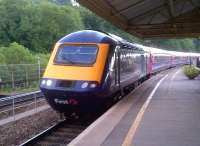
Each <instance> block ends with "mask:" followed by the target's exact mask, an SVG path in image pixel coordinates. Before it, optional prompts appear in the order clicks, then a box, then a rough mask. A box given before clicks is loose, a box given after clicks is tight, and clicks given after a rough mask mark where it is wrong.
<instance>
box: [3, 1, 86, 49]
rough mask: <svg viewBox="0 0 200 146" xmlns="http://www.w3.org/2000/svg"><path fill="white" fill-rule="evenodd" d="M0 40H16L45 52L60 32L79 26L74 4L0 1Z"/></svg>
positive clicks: (66, 31) (5, 41) (9, 41)
mask: <svg viewBox="0 0 200 146" xmlns="http://www.w3.org/2000/svg"><path fill="white" fill-rule="evenodd" d="M0 18H1V20H0V44H3V45H8V44H9V43H11V42H18V43H20V44H22V45H24V46H25V47H27V48H29V49H31V50H32V51H35V52H47V51H48V49H49V48H50V47H51V46H52V45H53V44H54V43H55V42H56V41H57V40H58V39H59V38H60V37H62V36H64V35H65V34H68V33H70V32H72V31H75V30H77V29H83V28H84V27H83V24H82V21H81V17H80V13H79V12H78V11H76V10H75V8H73V7H71V6H68V5H65V6H60V5H56V4H54V3H50V2H47V1H37V2H34V1H33V0H32V1H27V0H16V1H13V0H3V1H0Z"/></svg>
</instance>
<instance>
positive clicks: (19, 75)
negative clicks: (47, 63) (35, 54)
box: [0, 61, 45, 90]
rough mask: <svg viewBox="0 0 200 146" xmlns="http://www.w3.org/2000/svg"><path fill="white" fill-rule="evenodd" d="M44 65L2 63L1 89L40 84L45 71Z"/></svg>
mask: <svg viewBox="0 0 200 146" xmlns="http://www.w3.org/2000/svg"><path fill="white" fill-rule="evenodd" d="M44 68H45V67H44V65H43V66H41V64H40V62H39V61H38V63H37V64H10V65H0V90H1V89H5V88H6V89H12V90H13V89H16V88H19V87H24V88H27V87H30V86H31V85H33V84H34V83H35V84H38V83H39V81H40V78H41V76H42V74H43V72H44Z"/></svg>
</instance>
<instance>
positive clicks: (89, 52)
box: [54, 45, 98, 65]
mask: <svg viewBox="0 0 200 146" xmlns="http://www.w3.org/2000/svg"><path fill="white" fill-rule="evenodd" d="M97 52H98V48H97V47H96V46H85V45H82V46H61V47H60V48H59V49H58V52H57V55H56V57H55V60H54V62H55V63H56V64H66V65H68V64H69V65H92V64H94V63H95V61H96V56H97Z"/></svg>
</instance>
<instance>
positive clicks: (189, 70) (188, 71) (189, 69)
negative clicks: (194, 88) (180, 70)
mask: <svg viewBox="0 0 200 146" xmlns="http://www.w3.org/2000/svg"><path fill="white" fill-rule="evenodd" d="M184 74H185V75H186V76H187V77H188V78H189V79H194V78H196V77H197V76H198V75H199V74H200V70H199V69H197V68H196V67H194V66H190V65H188V66H185V67H184Z"/></svg>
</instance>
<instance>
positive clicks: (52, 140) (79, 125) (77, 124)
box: [19, 120, 94, 146]
mask: <svg viewBox="0 0 200 146" xmlns="http://www.w3.org/2000/svg"><path fill="white" fill-rule="evenodd" d="M93 121H94V120H89V121H86V122H85V121H84V122H83V121H82V122H81V121H67V120H63V121H60V122H59V123H57V124H55V125H53V126H52V127H49V128H48V129H46V130H44V131H42V132H41V133H39V134H38V135H36V136H34V137H33V138H31V139H29V140H27V141H26V142H24V143H22V144H21V145H19V146H66V145H67V144H69V143H70V142H71V141H72V140H73V139H74V138H75V137H77V136H78V135H79V134H80V133H81V132H82V131H83V130H84V129H86V128H87V127H88V126H89V125H90V124H91V123H92V122H93Z"/></svg>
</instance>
